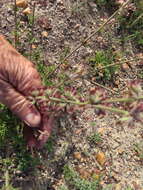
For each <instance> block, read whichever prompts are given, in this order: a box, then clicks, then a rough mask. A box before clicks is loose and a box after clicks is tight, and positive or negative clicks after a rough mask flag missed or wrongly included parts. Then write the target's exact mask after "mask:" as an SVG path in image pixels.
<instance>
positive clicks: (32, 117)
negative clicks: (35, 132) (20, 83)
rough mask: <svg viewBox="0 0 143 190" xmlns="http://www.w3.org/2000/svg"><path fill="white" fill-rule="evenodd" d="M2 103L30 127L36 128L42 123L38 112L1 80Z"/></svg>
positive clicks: (0, 100) (0, 97)
mask: <svg viewBox="0 0 143 190" xmlns="http://www.w3.org/2000/svg"><path fill="white" fill-rule="evenodd" d="M0 86H1V88H0V102H2V103H3V104H5V105H6V106H7V107H8V108H10V110H11V111H12V112H14V113H15V114H16V115H17V116H18V117H19V118H20V119H21V120H23V121H24V122H25V123H27V124H28V125H29V126H32V127H36V126H38V125H39V124H40V122H41V116H40V113H39V112H38V110H37V109H36V108H35V106H34V105H32V104H31V103H30V102H29V101H28V100H27V99H26V98H25V97H24V96H23V95H21V94H20V93H19V92H17V91H16V90H15V89H14V88H13V87H12V86H11V85H10V84H9V83H7V82H5V81H1V80H0Z"/></svg>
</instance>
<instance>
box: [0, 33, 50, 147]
mask: <svg viewBox="0 0 143 190" xmlns="http://www.w3.org/2000/svg"><path fill="white" fill-rule="evenodd" d="M41 87H42V82H41V79H40V75H39V73H38V72H37V70H36V68H35V67H34V64H33V63H31V62H30V61H28V60H27V59H26V58H25V57H23V56H22V55H21V54H20V53H18V52H17V51H16V50H15V49H14V48H13V47H12V46H11V45H10V44H9V43H8V42H7V41H6V40H5V39H4V37H3V36H2V35H0V102H1V103H3V104H5V105H6V106H7V107H8V108H9V109H10V110H11V111H12V112H13V113H15V114H16V115H17V116H18V117H19V118H20V119H21V120H22V121H24V122H25V123H26V124H27V125H26V126H25V127H24V136H25V138H26V141H27V144H28V146H30V147H38V148H39V147H41V146H42V145H43V144H44V143H45V142H46V140H47V138H48V135H47V136H44V135H43V136H41V137H40V138H39V139H36V138H35V137H34V129H35V128H36V129H39V130H40V131H46V130H47V131H48V134H49V131H50V128H51V118H50V117H49V118H46V117H44V118H43V116H42V115H41V114H40V113H39V111H38V110H37V108H36V107H35V106H34V105H32V104H31V103H30V102H29V101H28V100H27V98H26V97H27V96H29V95H30V94H31V92H32V91H34V90H37V89H39V88H41Z"/></svg>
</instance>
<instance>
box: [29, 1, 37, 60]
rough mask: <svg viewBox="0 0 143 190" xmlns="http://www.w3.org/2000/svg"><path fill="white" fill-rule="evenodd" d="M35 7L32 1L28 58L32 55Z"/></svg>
mask: <svg viewBox="0 0 143 190" xmlns="http://www.w3.org/2000/svg"><path fill="white" fill-rule="evenodd" d="M35 7H36V3H34V5H33V11H32V23H31V38H30V60H31V57H32V42H31V41H32V39H33V36H34V24H35Z"/></svg>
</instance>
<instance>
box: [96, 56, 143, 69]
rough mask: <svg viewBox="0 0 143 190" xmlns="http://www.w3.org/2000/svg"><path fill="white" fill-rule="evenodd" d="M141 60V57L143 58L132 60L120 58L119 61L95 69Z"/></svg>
mask: <svg viewBox="0 0 143 190" xmlns="http://www.w3.org/2000/svg"><path fill="white" fill-rule="evenodd" d="M141 60H143V59H141V58H140V59H130V60H126V61H125V60H120V61H119V62H118V63H113V64H110V65H106V66H104V67H100V68H95V71H98V70H102V69H106V68H108V67H112V66H115V65H122V64H124V63H129V64H130V62H134V61H141Z"/></svg>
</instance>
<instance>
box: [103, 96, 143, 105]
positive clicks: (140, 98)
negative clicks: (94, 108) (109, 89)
mask: <svg viewBox="0 0 143 190" xmlns="http://www.w3.org/2000/svg"><path fill="white" fill-rule="evenodd" d="M140 100H143V96H140V97H137V98H114V99H107V100H104V101H102V103H116V102H126V103H127V102H134V101H140Z"/></svg>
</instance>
